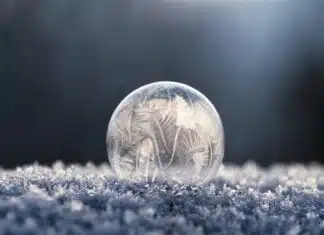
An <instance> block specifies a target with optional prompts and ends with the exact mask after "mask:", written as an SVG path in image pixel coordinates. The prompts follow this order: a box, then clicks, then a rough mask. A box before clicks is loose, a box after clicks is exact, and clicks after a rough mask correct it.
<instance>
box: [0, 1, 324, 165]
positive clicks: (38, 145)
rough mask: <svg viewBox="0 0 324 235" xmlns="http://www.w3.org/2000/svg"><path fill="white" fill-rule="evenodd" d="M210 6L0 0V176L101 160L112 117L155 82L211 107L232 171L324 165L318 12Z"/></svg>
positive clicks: (271, 5)
mask: <svg viewBox="0 0 324 235" xmlns="http://www.w3.org/2000/svg"><path fill="white" fill-rule="evenodd" d="M203 2H204V1H203ZM211 2H212V1H210V3H204V4H203V3H201V4H197V3H196V2H195V1H192V0H190V1H189V0H188V1H176V0H175V1H171V0H170V1H166V0H165V1H156V2H155V1H143V0H140V1H120V0H109V1H106V0H94V1H87V0H78V1H69V0H56V1H52V0H25V1H18V0H1V1H0V110H1V112H0V154H1V158H0V165H1V166H4V167H15V166H17V165H21V164H27V163H31V162H34V161H39V162H40V163H44V164H45V163H52V162H54V161H55V160H57V159H61V160H63V161H65V162H68V163H69V162H87V161H93V162H95V163H100V162H103V161H107V156H106V146H105V134H106V133H105V132H106V128H107V124H108V121H109V119H110V116H111V114H112V112H113V111H114V109H115V107H116V106H117V105H118V103H119V102H120V101H121V99H122V98H124V97H125V96H126V95H127V94H128V93H129V92H131V91H132V90H134V89H135V88H137V87H139V86H141V85H144V84H146V83H148V82H153V81H158V80H173V81H179V82H184V83H187V84H188V85H191V86H193V87H195V88H197V89H198V90H200V91H201V92H202V93H204V94H206V96H207V97H209V99H210V100H211V101H212V102H213V103H214V105H215V106H216V108H217V109H218V111H219V113H220V115H221V117H222V119H223V123H224V128H225V134H226V156H225V161H227V162H234V163H238V164H240V163H243V162H246V161H247V160H255V161H256V162H257V163H259V164H261V165H268V164H272V163H275V162H295V161H297V162H309V161H324V157H323V153H324V143H323V139H324V138H323V137H324V136H323V132H324V123H323V120H324V108H323V101H324V92H323V89H324V80H323V77H324V67H323V65H324V25H323V23H324V20H323V16H322V15H323V10H324V8H323V3H321V1H311V0H310V1H285V0H276V1H248V0H247V1H236V2H235V1H231V2H230V1H227V3H226V4H225V3H224V1H214V3H211ZM216 2H218V4H216Z"/></svg>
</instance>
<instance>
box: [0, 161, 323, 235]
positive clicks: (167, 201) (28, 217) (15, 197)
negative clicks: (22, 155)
mask: <svg viewBox="0 0 324 235" xmlns="http://www.w3.org/2000/svg"><path fill="white" fill-rule="evenodd" d="M0 234H15V235H16V234H17V235H19V234H24V235H28V234H76V235H82V234H87V235H88V234H97V235H99V234H102V235H109V234H123V235H125V234H151V235H158V234H229V235H232V234H233V235H234V234H288V235H293V234H317V235H318V234H324V167H323V166H319V165H315V164H313V165H308V166H304V165H290V166H281V165H276V166H273V167H271V168H268V169H262V168H259V167H258V166H256V165H255V164H253V163H248V164H245V165H244V166H243V167H238V166H228V165H226V166H223V167H222V168H221V170H220V172H219V174H218V177H217V178H216V179H215V181H214V182H211V183H209V184H207V185H204V186H189V185H177V184H167V183H161V182H159V183H158V182H157V183H150V184H146V183H130V182H125V181H124V182H118V181H117V180H116V179H115V178H114V177H113V175H112V173H111V172H110V170H109V168H108V166H107V165H102V166H99V167H96V166H93V165H91V164H88V165H86V166H78V165H73V166H64V165H63V164H62V163H56V164H55V165H54V166H53V167H52V168H50V167H44V166H40V165H37V164H34V165H31V166H26V167H21V168H17V169H15V170H12V171H8V170H0Z"/></svg>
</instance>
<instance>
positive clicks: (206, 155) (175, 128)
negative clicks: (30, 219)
mask: <svg viewBox="0 0 324 235" xmlns="http://www.w3.org/2000/svg"><path fill="white" fill-rule="evenodd" d="M223 142H224V137H223V127H222V123H221V120H220V118H219V115H218V113H217V111H216V110H215V108H214V107H213V105H212V104H211V103H210V101H209V100H208V99H207V98H206V97H205V96H203V95H202V94H201V93H200V92H198V91H196V90H194V89H193V88H191V87H189V86H186V85H183V84H179V83H174V82H158V83H152V84H149V85H146V86H144V87H142V88H139V89H137V90H135V91H134V92H132V93H131V94H130V95H128V96H127V97H126V98H125V99H124V100H123V101H122V102H121V103H120V105H119V106H118V107H117V109H116V111H115V112H114V114H113V115H112V118H111V120H110V123H109V126H108V131H107V149H108V156H109V160H110V164H111V166H112V168H113V169H114V171H115V173H116V174H117V176H118V177H119V178H122V179H132V180H133V179H134V180H136V179H138V180H141V179H142V180H147V181H151V180H155V179H156V178H159V179H164V180H167V179H171V180H175V181H179V182H186V183H203V182H206V181H208V180H209V179H210V178H211V177H214V175H215V174H216V172H217V170H218V167H219V166H220V164H221V162H222V159H223V152H224V144H223Z"/></svg>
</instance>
